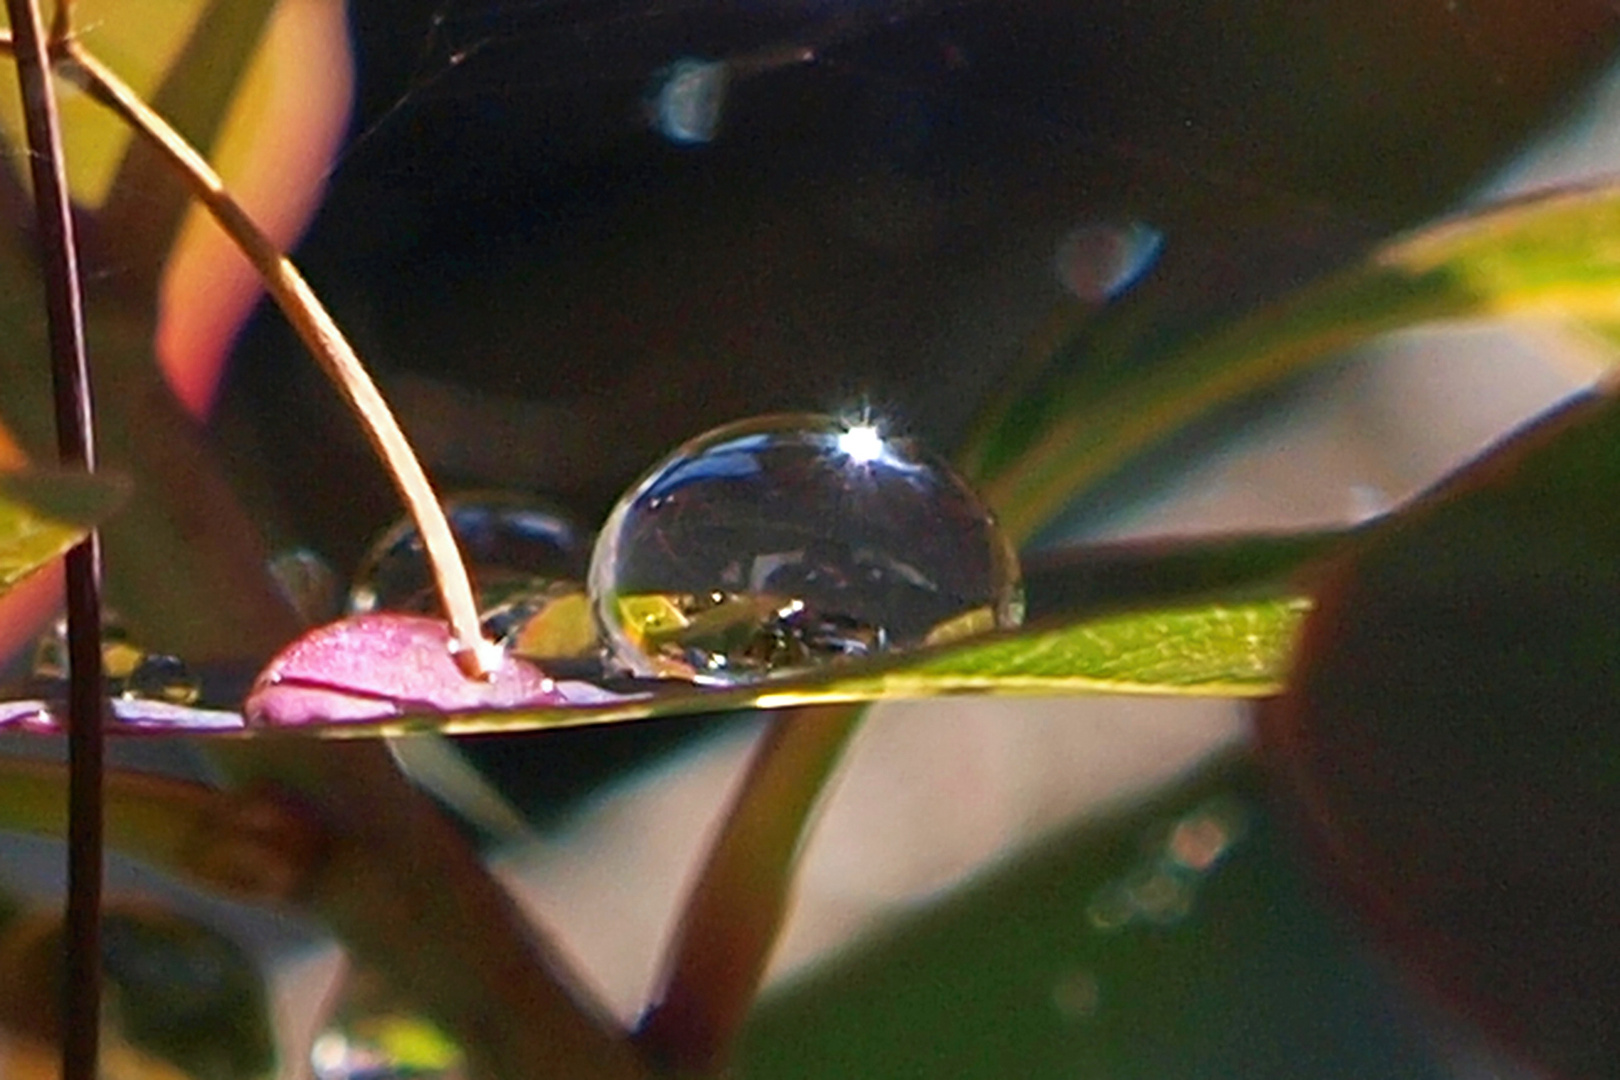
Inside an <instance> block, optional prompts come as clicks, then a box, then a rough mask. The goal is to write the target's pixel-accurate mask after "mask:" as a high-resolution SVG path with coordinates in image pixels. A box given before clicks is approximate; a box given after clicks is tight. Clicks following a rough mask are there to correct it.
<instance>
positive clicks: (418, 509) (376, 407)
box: [55, 37, 501, 678]
mask: <svg viewBox="0 0 1620 1080" xmlns="http://www.w3.org/2000/svg"><path fill="white" fill-rule="evenodd" d="M55 48H56V51H57V54H58V57H59V61H60V63H59V67H60V69H61V70H62V72H63V74H65V75H66V76H67V77H69V78H71V79H73V80H74V81H75V82H76V83H78V84H79V85H80V86H81V87H83V89H84V90H86V91H87V92H88V93H89V94H91V95H92V96H93V97H94V98H96V100H98V101H100V102H101V103H102V104H103V105H105V106H106V107H107V108H109V109H110V110H112V111H113V112H114V113H115V114H117V115H118V116H119V118H120V119H122V120H123V121H124V122H125V123H126V124H128V125H129V126H130V127H131V129H133V130H134V131H135V132H136V133H137V134H138V135H140V136H141V137H142V138H144V139H146V140H147V141H148V142H150V143H151V144H152V145H153V146H154V147H155V148H156V149H157V150H158V152H159V153H161V154H162V155H163V156H164V157H165V158H166V159H167V160H168V161H169V162H170V163H171V164H172V165H173V166H174V168H175V171H176V172H177V173H178V174H179V176H180V177H181V178H182V179H183V180H184V182H185V184H186V186H187V187H188V188H189V189H190V190H191V193H192V195H193V196H194V197H195V198H196V199H197V201H198V202H200V203H201V204H202V205H203V207H204V209H206V210H207V211H208V213H209V215H210V216H211V217H212V218H213V219H214V221H215V222H217V223H218V224H219V226H220V228H222V229H223V230H225V233H226V234H227V235H228V236H229V237H230V238H231V240H232V241H233V242H234V243H235V244H236V246H237V248H238V249H239V250H240V251H241V252H242V254H243V255H244V256H246V258H247V259H248V261H249V262H250V263H252V264H253V267H254V269H256V270H257V271H258V272H259V276H260V277H261V278H262V279H263V281H264V284H265V288H266V289H267V290H268V291H269V293H270V295H271V296H272V297H273V298H274V299H275V301H276V303H277V305H279V306H280V308H281V310H282V312H283V313H284V314H285V315H286V317H287V320H288V322H290V323H291V324H292V327H293V329H294V331H296V332H297V334H298V336H299V338H300V339H301V340H302V341H303V342H304V345H305V346H306V347H307V348H308V349H309V350H310V352H311V353H312V354H313V355H314V356H315V359H316V360H317V362H318V363H319V364H320V365H321V368H322V369H323V370H324V371H325V372H326V374H327V376H328V377H329V378H331V380H332V382H333V383H334V384H335V385H336V386H337V387H338V389H339V391H340V392H341V393H342V394H343V395H344V397H345V398H346V399H347V400H348V403H349V405H350V407H351V408H352V409H353V410H354V412H355V414H356V415H357V416H358V417H359V418H360V420H361V424H362V426H363V427H364V428H365V431H366V435H367V438H369V439H370V441H371V444H372V447H373V448H374V449H375V450H376V451H377V453H378V455H379V456H380V457H381V458H382V460H383V462H384V464H385V465H386V466H387V467H388V471H389V474H390V475H391V476H392V477H393V479H394V483H395V485H396V487H397V488H398V489H399V493H400V496H401V497H402V498H403V499H404V501H405V504H406V506H407V508H408V509H409V510H410V513H411V517H412V518H413V519H414V520H415V521H416V525H417V528H418V529H419V530H420V531H421V534H422V542H423V545H424V547H425V548H426V550H427V556H428V560H429V562H430V563H431V565H432V566H433V572H434V578H435V580H436V582H437V584H438V587H439V593H440V596H441V597H442V599H443V601H444V607H445V612H446V614H447V615H448V617H449V620H450V627H451V632H452V636H453V638H454V640H455V642H456V645H455V648H456V659H457V662H458V663H459V665H460V666H461V668H462V670H463V671H464V672H466V673H467V674H468V675H469V676H470V677H475V678H484V677H488V676H489V675H491V674H492V673H493V672H494V671H495V669H496V668H497V667H498V666H499V665H500V662H501V648H500V646H499V645H497V644H495V643H494V642H491V641H488V640H486V639H485V638H484V636H483V634H482V632H481V631H480V629H479V622H478V605H477V603H476V601H475V600H474V599H473V591H472V582H471V580H470V579H469V578H468V575H467V568H466V566H465V565H464V564H463V562H462V560H461V556H460V554H459V553H458V551H457V550H456V542H455V537H454V535H453V534H452V532H451V530H450V522H449V520H448V519H447V518H446V517H445V513H444V509H443V507H441V506H440V505H439V500H438V497H437V496H436V495H435V494H434V492H433V486H432V484H431V483H430V482H429V481H428V478H427V474H426V472H424V471H423V469H422V465H421V462H419V461H418V460H417V458H416V454H415V453H414V452H413V451H412V450H411V447H410V443H409V441H408V440H407V439H406V438H405V433H404V431H403V430H402V429H401V428H400V426H399V422H398V420H396V419H395V418H394V414H393V412H392V411H391V410H390V409H389V407H388V403H387V402H386V401H385V400H384V399H383V396H382V393H381V391H380V390H378V389H377V384H376V383H375V382H374V381H373V380H372V378H371V376H370V374H368V373H367V371H366V369H365V365H364V364H362V363H361V362H360V358H359V356H357V355H356V354H355V351H354V349H353V348H352V347H351V346H350V345H349V342H348V340H347V339H346V338H345V337H344V336H343V332H342V331H341V330H339V329H338V326H337V323H336V322H334V321H333V319H332V316H331V315H330V314H329V313H328V312H327V310H326V308H325V307H324V306H323V305H322V304H321V302H320V300H319V298H317V297H316V295H315V293H314V291H313V290H312V289H311V288H310V287H309V284H308V283H307V282H306V281H305V280H304V278H303V275H302V274H300V273H299V272H298V268H297V267H295V266H294V265H293V264H292V260H290V259H288V258H287V256H286V255H284V254H283V253H282V252H281V251H280V250H279V249H278V248H277V247H276V245H275V243H274V242H273V241H272V240H271V239H270V238H269V237H268V236H266V235H265V234H264V231H263V230H261V229H260V228H259V227H258V225H257V224H256V223H255V222H254V221H253V219H252V218H251V217H250V216H249V215H248V213H247V211H245V210H244V209H243V208H242V206H241V204H240V203H238V202H237V201H236V200H235V198H233V197H232V196H231V194H230V192H229V191H228V190H226V188H225V183H224V181H223V180H221V179H220V177H219V174H218V173H216V172H215V171H214V170H213V167H212V166H210V165H209V164H208V162H207V161H205V160H204V159H203V157H202V155H201V154H199V153H197V151H196V150H194V149H193V148H192V147H191V145H190V144H189V143H187V142H186V140H185V139H184V138H183V137H182V136H181V135H180V134H179V132H177V131H175V130H174V129H173V128H172V127H171V126H170V125H169V124H168V122H167V121H165V120H164V119H163V117H161V116H159V115H158V114H157V113H156V112H155V111H153V110H152V109H151V108H150V107H149V106H147V104H146V103H145V102H144V101H142V100H141V99H140V97H139V96H138V95H137V94H136V93H135V92H134V91H133V90H132V89H130V87H129V86H128V84H126V83H125V82H124V81H123V80H122V79H120V78H119V77H118V75H117V74H116V73H115V72H113V71H112V70H111V69H109V68H108V67H107V66H106V65H105V64H103V63H102V62H101V61H100V60H98V59H97V58H96V57H95V56H93V55H91V54H90V53H89V52H88V51H87V50H86V49H85V48H84V47H83V45H82V44H80V42H79V41H77V40H76V39H74V38H71V37H69V38H64V39H62V40H59V41H57V42H55Z"/></svg>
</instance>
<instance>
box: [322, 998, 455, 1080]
mask: <svg viewBox="0 0 1620 1080" xmlns="http://www.w3.org/2000/svg"><path fill="white" fill-rule="evenodd" d="M309 1064H310V1069H311V1071H312V1072H313V1073H314V1074H315V1077H316V1080H461V1078H462V1077H464V1076H465V1075H466V1071H465V1065H464V1063H463V1060H462V1055H461V1050H460V1048H459V1047H457V1046H456V1045H455V1044H454V1043H452V1042H451V1041H450V1040H449V1038H448V1037H446V1036H445V1035H444V1033H443V1032H441V1031H440V1030H439V1029H438V1028H437V1027H435V1026H433V1024H431V1023H430V1022H428V1021H427V1020H424V1019H422V1018H420V1017H416V1016H409V1015H404V1014H397V1013H387V1014H383V1015H379V1016H369V1017H363V1018H357V1019H350V1020H347V1021H346V1022H344V1023H342V1024H337V1025H334V1026H332V1027H329V1028H327V1029H326V1030H325V1031H323V1032H321V1033H320V1034H319V1035H317V1036H316V1037H315V1041H314V1042H313V1043H311V1044H310V1049H309Z"/></svg>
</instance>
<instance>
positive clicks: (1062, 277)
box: [1054, 221, 1164, 304]
mask: <svg viewBox="0 0 1620 1080" xmlns="http://www.w3.org/2000/svg"><path fill="white" fill-rule="evenodd" d="M1163 250H1164V234H1163V233H1162V232H1160V231H1159V230H1158V229H1155V228H1154V227H1153V226H1151V225H1148V224H1146V223H1145V222H1141V221H1132V222H1128V223H1126V224H1124V225H1118V224H1103V223H1094V224H1089V225H1081V226H1080V227H1079V228H1077V229H1074V230H1072V231H1070V232H1069V234H1068V235H1067V236H1065V237H1064V238H1063V241H1062V243H1060V244H1059V245H1058V250H1057V258H1056V260H1055V263H1054V266H1055V268H1056V270H1057V277H1058V281H1059V283H1061V284H1062V286H1063V287H1064V288H1065V289H1067V290H1068V291H1069V292H1070V293H1071V294H1073V295H1074V296H1075V297H1076V298H1077V299H1080V300H1084V301H1085V302H1086V303H1088V304H1106V303H1108V302H1109V301H1110V300H1113V299H1115V298H1116V297H1118V296H1120V295H1121V294H1123V293H1124V292H1126V291H1127V290H1128V289H1130V287H1131V286H1132V285H1135V284H1136V283H1137V282H1138V281H1140V280H1141V279H1142V276H1143V275H1144V274H1146V273H1147V272H1148V271H1149V270H1151V269H1152V268H1153V264H1154V263H1156V262H1158V260H1159V254H1160V253H1161V252H1162V251H1163Z"/></svg>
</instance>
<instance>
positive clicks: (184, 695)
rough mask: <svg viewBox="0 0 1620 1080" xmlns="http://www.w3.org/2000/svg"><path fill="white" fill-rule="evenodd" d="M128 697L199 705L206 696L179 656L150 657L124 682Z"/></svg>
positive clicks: (161, 655) (142, 659)
mask: <svg viewBox="0 0 1620 1080" xmlns="http://www.w3.org/2000/svg"><path fill="white" fill-rule="evenodd" d="M124 694H125V696H126V697H137V698H149V699H151V700H153V701H164V702H168V703H169V704H170V705H195V704H196V703H197V699H198V698H200V697H201V696H202V683H201V682H200V681H199V680H198V678H197V676H196V675H195V674H193V673H192V671H191V669H190V668H188V667H186V665H185V662H184V661H183V660H181V659H180V658H179V657H178V656H166V655H164V654H162V653H147V654H146V655H145V656H143V657H142V658H141V662H140V663H138V664H136V665H135V668H134V670H133V671H131V672H130V673H129V677H128V678H126V679H125V680H124Z"/></svg>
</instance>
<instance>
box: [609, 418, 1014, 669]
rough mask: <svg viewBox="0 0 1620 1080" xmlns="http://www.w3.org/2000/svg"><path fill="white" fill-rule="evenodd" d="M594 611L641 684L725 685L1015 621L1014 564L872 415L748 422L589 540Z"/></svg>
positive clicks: (968, 496)
mask: <svg viewBox="0 0 1620 1080" xmlns="http://www.w3.org/2000/svg"><path fill="white" fill-rule="evenodd" d="M588 584H589V589H590V595H591V603H592V608H593V611H594V614H595V617H596V620H597V622H598V624H599V625H600V626H601V628H602V631H603V634H604V637H605V640H606V641H607V644H608V647H609V648H610V649H611V651H612V653H613V655H614V656H615V657H616V658H617V660H618V661H619V663H621V664H622V665H623V666H624V667H625V668H627V669H629V670H630V671H631V672H632V673H633V674H636V675H639V676H646V677H669V678H682V679H691V680H694V681H697V682H700V683H709V684H715V685H728V684H736V683H747V682H752V681H757V680H759V679H763V678H767V677H770V676H776V675H782V674H789V673H794V672H802V671H805V670H809V669H813V668H817V667H820V666H823V665H826V664H829V663H837V662H840V661H847V660H859V659H863V658H868V657H874V656H878V655H881V654H884V653H889V652H893V651H898V650H906V649H915V648H918V647H921V646H924V645H929V644H936V643H939V642H941V641H945V640H950V639H952V638H956V637H960V636H963V635H964V634H969V633H974V632H980V631H984V630H990V629H995V628H997V627H1006V626H1014V625H1017V624H1018V623H1019V622H1020V621H1022V618H1023V589H1022V583H1021V578H1020V574H1019V568H1018V560H1017V556H1016V554H1015V553H1014V551H1013V549H1012V546H1011V545H1010V543H1009V542H1008V541H1007V539H1006V538H1005V536H1004V535H1003V534H1002V533H1001V531H1000V529H999V528H998V527H997V525H996V523H995V520H994V518H993V517H992V516H991V514H990V512H989V510H988V509H987V508H986V507H985V506H984V504H983V503H982V502H981V501H980V500H979V498H978V496H977V495H976V494H975V493H974V492H973V491H972V489H970V488H969V487H968V486H967V484H966V483H965V482H964V481H963V480H962V479H961V478H960V477H958V476H957V475H956V474H955V473H954V472H953V471H952V470H951V469H950V467H949V466H947V465H946V464H944V462H942V461H940V460H939V459H937V458H935V457H933V456H932V455H930V454H927V453H925V452H924V451H922V450H921V449H920V448H919V447H917V446H916V445H915V444H914V443H912V442H911V441H909V440H905V439H900V438H896V437H893V436H892V435H889V434H887V433H886V432H884V431H883V430H882V429H881V427H879V426H877V425H874V424H871V423H869V422H865V421H852V420H844V419H840V418H837V417H833V416H825V415H819V414H782V415H774V416H766V417H760V418H757V419H752V420H745V421H742V422H739V423H735V424H730V425H727V426H725V427H722V428H719V429H716V430H715V431H712V432H709V433H708V434H706V435H703V436H700V437H699V438H697V439H694V440H692V441H691V442H688V443H686V444H685V445H683V446H682V447H680V448H679V449H677V450H676V451H675V452H674V453H672V454H671V455H670V456H669V457H668V458H666V459H665V460H664V461H663V462H662V463H661V464H659V465H658V466H657V467H656V468H654V469H653V470H652V471H651V472H650V473H648V474H647V476H646V477H645V478H643V479H642V480H641V481H640V482H639V483H638V484H636V485H635V486H634V487H633V488H631V490H630V491H629V492H628V493H627V494H626V495H625V496H624V497H623V498H622V499H621V500H620V501H619V503H618V505H617V506H616V507H615V508H614V510H613V512H612V514H610V515H609V517H608V521H607V524H606V525H605V526H604V527H603V529H602V532H601V534H600V535H599V537H598V539H597V544H596V548H595V550H594V552H593V554H592V559H591V568H590V575H589V581H588Z"/></svg>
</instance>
